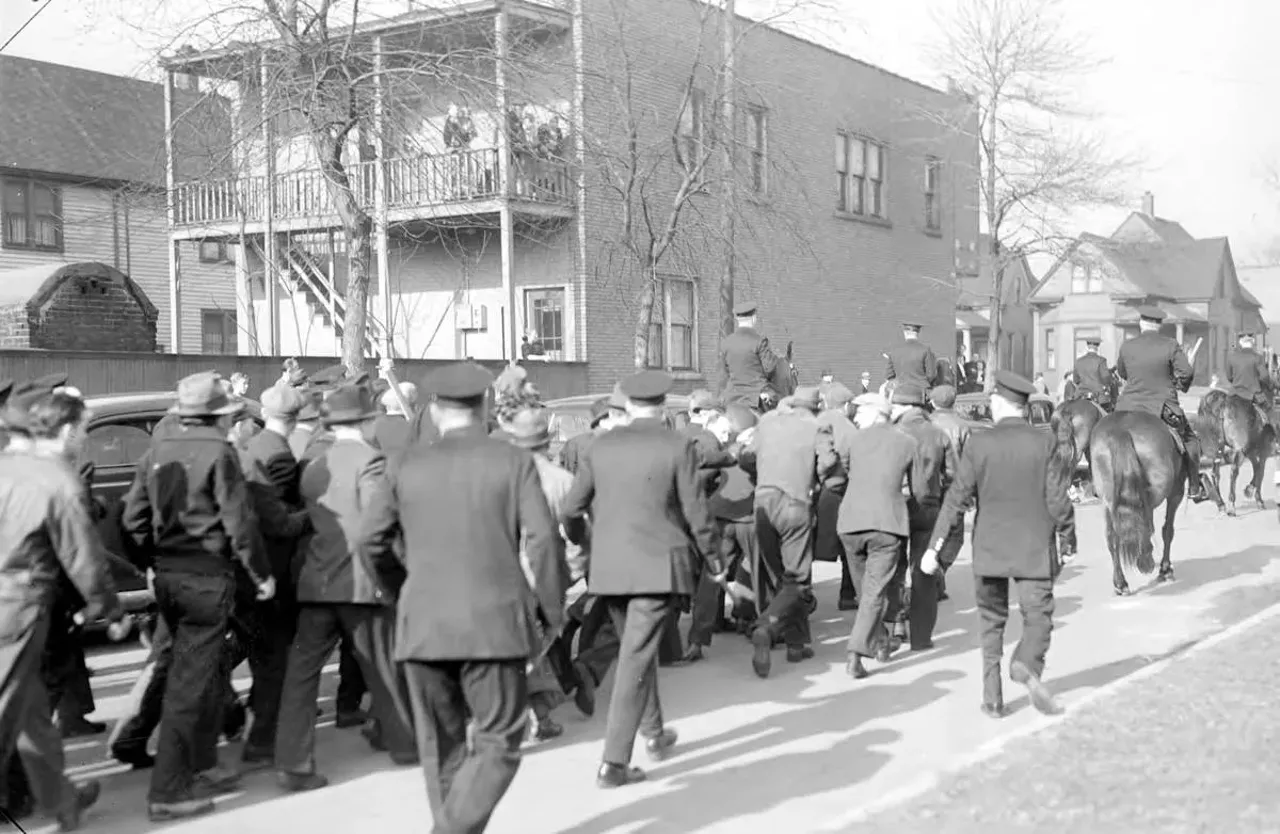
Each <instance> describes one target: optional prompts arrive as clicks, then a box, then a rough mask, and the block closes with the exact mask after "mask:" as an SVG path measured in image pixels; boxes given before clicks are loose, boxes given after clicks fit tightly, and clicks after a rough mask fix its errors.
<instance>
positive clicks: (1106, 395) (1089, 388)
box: [1071, 336, 1113, 411]
mask: <svg viewBox="0 0 1280 834" xmlns="http://www.w3.org/2000/svg"><path fill="white" fill-rule="evenodd" d="M1084 344H1085V352H1084V353H1083V354H1081V355H1080V357H1079V358H1077V359H1076V364H1075V367H1073V368H1072V369H1071V382H1072V383H1073V384H1074V385H1075V386H1076V396H1086V397H1087V398H1088V399H1091V400H1093V401H1094V402H1095V403H1097V404H1098V405H1100V406H1102V408H1103V410H1105V411H1110V410H1111V406H1112V405H1113V403H1112V402H1111V388H1112V383H1111V380H1112V375H1111V367H1110V366H1109V365H1108V364H1107V360H1106V359H1104V358H1103V357H1102V355H1101V354H1099V353H1098V348H1099V347H1100V346H1101V345H1102V339H1100V338H1099V337H1097V336H1091V337H1089V338H1088V339H1085V342H1084Z"/></svg>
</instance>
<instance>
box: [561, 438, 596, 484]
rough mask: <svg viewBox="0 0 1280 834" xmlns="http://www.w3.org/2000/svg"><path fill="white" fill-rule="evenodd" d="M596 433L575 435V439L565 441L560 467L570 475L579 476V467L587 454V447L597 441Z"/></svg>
mask: <svg viewBox="0 0 1280 834" xmlns="http://www.w3.org/2000/svg"><path fill="white" fill-rule="evenodd" d="M595 437H596V435H595V432H594V431H586V432H583V433H582V434H575V435H574V436H573V437H571V438H569V439H568V440H566V441H565V443H564V446H562V447H561V449H560V465H561V466H562V467H564V469H565V471H566V472H568V473H569V474H570V475H577V474H578V467H579V466H580V465H581V463H582V458H583V457H584V456H585V455H586V453H587V447H589V446H590V445H591V441H592V440H595Z"/></svg>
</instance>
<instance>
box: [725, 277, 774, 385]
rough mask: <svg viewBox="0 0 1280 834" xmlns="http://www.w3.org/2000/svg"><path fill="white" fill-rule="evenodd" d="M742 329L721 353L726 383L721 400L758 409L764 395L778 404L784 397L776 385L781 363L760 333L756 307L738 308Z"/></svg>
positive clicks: (737, 312) (733, 336) (738, 319)
mask: <svg viewBox="0 0 1280 834" xmlns="http://www.w3.org/2000/svg"><path fill="white" fill-rule="evenodd" d="M733 314H734V317H735V318H736V319H737V321H738V329H737V330H735V331H733V334H732V335H731V336H729V337H728V338H727V339H725V340H724V347H723V348H722V350H721V363H722V366H723V382H722V384H721V386H720V399H721V400H722V401H723V402H724V403H725V404H726V405H728V404H729V403H735V402H736V403H741V404H743V405H745V406H747V407H749V408H756V407H757V406H758V404H759V402H760V398H761V396H762V395H771V396H772V397H773V400H774V401H775V402H776V401H777V400H778V399H779V398H780V397H781V396H782V392H780V391H779V390H778V388H777V386H776V385H775V384H774V382H773V379H774V374H775V373H777V371H778V368H779V366H780V364H781V360H780V359H779V358H778V356H777V354H775V353H774V352H773V349H772V348H770V347H769V340H768V339H766V338H765V337H764V336H761V335H760V332H759V330H757V329H756V328H757V325H758V320H757V318H756V305H755V304H754V303H750V302H749V303H744V304H739V305H738V306H737V307H735V308H734V311H733Z"/></svg>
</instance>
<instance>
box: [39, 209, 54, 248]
mask: <svg viewBox="0 0 1280 834" xmlns="http://www.w3.org/2000/svg"><path fill="white" fill-rule="evenodd" d="M33 237H34V238H35V240H34V241H33V243H35V245H36V246H57V245H58V221H57V219H55V218H51V217H48V216H47V215H41V216H38V217H36V223H35V235H33Z"/></svg>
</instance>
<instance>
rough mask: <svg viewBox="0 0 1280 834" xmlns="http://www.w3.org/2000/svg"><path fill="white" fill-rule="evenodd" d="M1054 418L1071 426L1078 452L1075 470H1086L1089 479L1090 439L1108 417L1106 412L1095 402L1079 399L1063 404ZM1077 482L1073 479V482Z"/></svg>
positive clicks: (1054, 414) (1056, 411) (1057, 409)
mask: <svg viewBox="0 0 1280 834" xmlns="http://www.w3.org/2000/svg"><path fill="white" fill-rule="evenodd" d="M1053 416H1054V419H1055V420H1060V421H1064V422H1067V423H1069V424H1070V426H1071V434H1072V438H1073V440H1074V442H1075V448H1076V449H1077V450H1078V456H1077V458H1076V461H1075V467H1074V469H1075V471H1076V472H1079V471H1080V470H1084V473H1085V476H1084V477H1085V478H1087V477H1088V473H1089V471H1090V466H1089V438H1091V437H1092V436H1093V429H1094V427H1095V426H1097V425H1098V421H1100V420H1101V419H1102V418H1103V417H1105V416H1106V412H1105V411H1103V410H1102V407H1101V406H1099V405H1098V404H1097V403H1095V402H1094V401H1093V400H1088V399H1085V398H1083V397H1078V398H1076V399H1073V400H1067V401H1065V402H1063V403H1062V405H1060V406H1058V407H1057V408H1056V409H1055V410H1054V412H1053ZM1075 480H1076V479H1074V478H1073V479H1072V481H1073V482H1075Z"/></svg>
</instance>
